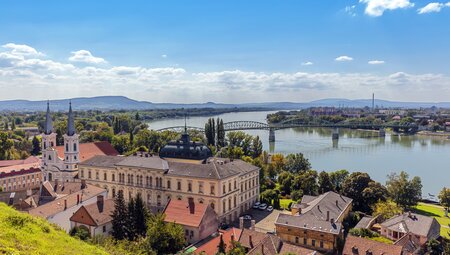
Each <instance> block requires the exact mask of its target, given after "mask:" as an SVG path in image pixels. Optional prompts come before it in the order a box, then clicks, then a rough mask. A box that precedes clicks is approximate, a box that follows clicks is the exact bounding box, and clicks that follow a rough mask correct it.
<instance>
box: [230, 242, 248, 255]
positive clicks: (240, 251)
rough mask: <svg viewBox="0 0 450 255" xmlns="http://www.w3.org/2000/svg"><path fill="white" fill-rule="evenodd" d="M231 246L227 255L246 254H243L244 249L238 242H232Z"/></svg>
mask: <svg viewBox="0 0 450 255" xmlns="http://www.w3.org/2000/svg"><path fill="white" fill-rule="evenodd" d="M231 245H232V248H231V249H230V250H229V251H228V253H227V255H245V254H247V253H246V252H245V248H244V247H243V246H242V245H241V244H240V243H239V242H236V241H233V242H232V243H231Z"/></svg>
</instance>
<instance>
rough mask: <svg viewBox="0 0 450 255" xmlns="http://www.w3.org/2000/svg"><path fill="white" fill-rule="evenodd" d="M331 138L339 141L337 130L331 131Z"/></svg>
mask: <svg viewBox="0 0 450 255" xmlns="http://www.w3.org/2000/svg"><path fill="white" fill-rule="evenodd" d="M331 138H332V139H333V140H338V139H339V128H334V129H333V133H332V134H331Z"/></svg>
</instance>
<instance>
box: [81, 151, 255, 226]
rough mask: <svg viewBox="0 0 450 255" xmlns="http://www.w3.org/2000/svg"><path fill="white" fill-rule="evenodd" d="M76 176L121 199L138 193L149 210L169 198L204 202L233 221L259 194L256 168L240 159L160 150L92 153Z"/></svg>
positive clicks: (158, 207)
mask: <svg viewBox="0 0 450 255" xmlns="http://www.w3.org/2000/svg"><path fill="white" fill-rule="evenodd" d="M78 172H79V174H78V176H79V178H80V179H82V180H85V181H86V182H87V183H90V184H93V185H96V186H99V187H102V188H105V189H107V190H108V191H109V196H110V198H111V197H114V196H115V195H116V194H117V192H118V191H119V190H122V191H123V193H124V196H125V199H126V200H128V199H130V198H131V197H134V196H136V195H137V193H140V194H141V196H142V197H143V198H144V200H145V201H146V204H147V205H148V207H149V208H150V209H152V211H162V210H163V209H164V207H165V206H166V204H167V202H168V201H170V199H177V200H183V201H189V199H192V200H193V201H194V202H195V203H200V204H201V203H206V204H209V205H210V206H211V208H213V209H214V211H215V212H216V213H217V215H218V218H219V221H220V222H232V221H234V220H236V219H237V218H238V217H239V216H240V215H241V214H242V213H244V212H245V211H247V210H248V209H250V208H251V207H252V205H253V203H255V202H256V201H257V199H258V197H259V168H258V167H256V166H253V165H251V164H249V163H246V162H244V161H242V160H229V159H221V158H208V159H206V160H184V159H163V158H160V157H159V156H152V155H149V154H141V155H138V156H130V157H122V156H95V157H93V158H91V159H89V160H86V161H83V162H82V163H80V164H79V169H78Z"/></svg>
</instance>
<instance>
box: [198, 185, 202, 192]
mask: <svg viewBox="0 0 450 255" xmlns="http://www.w3.org/2000/svg"><path fill="white" fill-rule="evenodd" d="M198 193H200V194H203V183H199V184H198Z"/></svg>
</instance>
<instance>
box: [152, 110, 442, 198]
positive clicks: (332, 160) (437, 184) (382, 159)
mask: <svg viewBox="0 0 450 255" xmlns="http://www.w3.org/2000/svg"><path fill="white" fill-rule="evenodd" d="M268 113H271V112H237V113H225V114H220V115H215V116H211V117H214V118H217V117H220V118H222V119H223V120H224V122H229V121H240V120H252V121H259V122H264V123H265V122H266V116H267V114H268ZM208 118H210V117H190V118H188V120H187V124H188V126H195V127H204V125H205V123H206V121H207V120H208ZM149 125H150V128H151V129H160V128H165V127H171V126H183V125H184V119H163V120H157V121H153V122H151V123H149ZM245 132H247V133H249V134H252V135H259V136H260V137H261V140H262V141H263V146H264V149H265V150H268V151H270V152H272V153H273V152H276V153H283V154H288V153H297V152H301V153H303V154H304V155H305V156H306V157H307V158H308V159H309V160H310V162H311V165H312V168H313V169H315V170H318V171H322V170H325V171H335V170H339V169H347V170H349V171H350V172H353V171H363V172H367V173H369V174H370V176H371V177H372V178H373V179H375V180H377V181H380V182H382V183H384V182H385V181H386V176H387V175H388V174H389V173H392V172H400V171H402V170H404V171H406V172H408V173H409V175H410V176H419V177H421V178H422V184H423V190H422V191H423V196H424V197H426V196H428V193H431V194H435V195H437V194H438V193H439V191H440V190H441V189H442V187H444V186H446V187H450V171H449V170H450V164H449V163H450V162H449V158H450V141H448V140H445V139H442V138H437V137H428V136H418V135H413V136H405V135H402V136H400V135H395V134H389V133H387V134H386V137H384V138H380V137H377V133H375V132H372V131H361V130H350V129H341V130H340V131H339V140H338V141H337V142H333V140H332V139H331V133H332V130H331V129H328V128H291V129H284V130H277V131H276V141H275V143H270V144H269V132H268V131H264V130H247V131H245Z"/></svg>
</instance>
